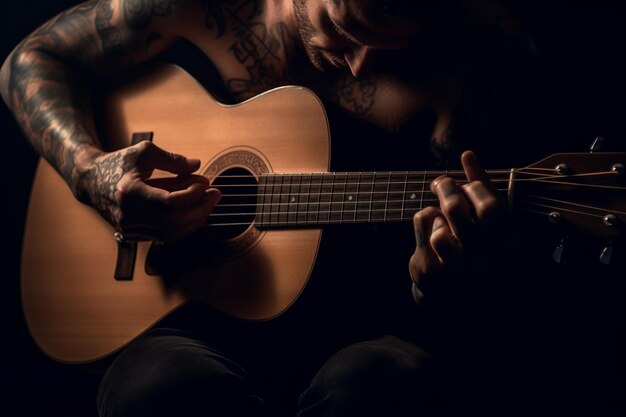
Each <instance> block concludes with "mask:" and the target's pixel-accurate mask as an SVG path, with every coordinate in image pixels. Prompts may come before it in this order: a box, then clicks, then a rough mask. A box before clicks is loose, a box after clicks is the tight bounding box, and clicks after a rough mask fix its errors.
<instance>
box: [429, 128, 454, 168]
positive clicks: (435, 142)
mask: <svg viewBox="0 0 626 417" xmlns="http://www.w3.org/2000/svg"><path fill="white" fill-rule="evenodd" d="M453 132H454V130H453V128H452V126H449V127H448V128H447V129H446V130H445V132H443V134H442V135H441V136H439V137H432V138H431V139H430V152H431V154H432V156H433V157H434V159H435V160H434V161H432V164H431V165H432V166H433V167H447V166H449V164H450V162H451V160H452V150H453V148H454V146H453V144H454V140H453Z"/></svg>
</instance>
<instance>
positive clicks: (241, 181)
mask: <svg viewBox="0 0 626 417" xmlns="http://www.w3.org/2000/svg"><path fill="white" fill-rule="evenodd" d="M212 186H213V187H215V188H217V189H219V190H220V191H221V193H222V199H221V200H220V203H219V204H218V205H217V207H216V208H215V209H214V210H213V213H211V215H210V216H209V225H210V228H211V234H212V235H213V236H215V237H216V238H217V239H220V240H228V239H233V238H235V237H237V236H239V235H241V234H242V233H244V232H245V231H246V230H247V229H248V228H249V227H250V225H251V224H252V223H253V222H254V218H255V215H256V213H255V212H256V204H257V180H256V178H255V177H254V175H252V174H251V173H250V171H248V170H246V169H244V168H230V169H227V170H226V171H224V172H222V173H221V174H220V175H219V176H217V177H216V178H215V179H214V180H213V183H212Z"/></svg>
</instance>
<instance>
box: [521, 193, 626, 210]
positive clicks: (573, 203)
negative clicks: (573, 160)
mask: <svg viewBox="0 0 626 417" xmlns="http://www.w3.org/2000/svg"><path fill="white" fill-rule="evenodd" d="M516 196H522V197H530V198H537V199H540V200H547V201H549V202H554V203H561V204H566V205H570V206H576V207H581V208H585V209H590V210H598V211H605V212H606V211H608V210H606V209H604V208H600V207H594V206H589V205H586V204H581V203H575V202H572V201H566V200H559V199H556V198H550V197H544V196H541V195H536V194H528V193H519V194H516ZM610 212H611V213H617V214H626V212H624V211H619V210H610Z"/></svg>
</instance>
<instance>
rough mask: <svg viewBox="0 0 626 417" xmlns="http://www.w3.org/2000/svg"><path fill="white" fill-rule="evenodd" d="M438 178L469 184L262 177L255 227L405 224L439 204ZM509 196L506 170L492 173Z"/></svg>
mask: <svg viewBox="0 0 626 417" xmlns="http://www.w3.org/2000/svg"><path fill="white" fill-rule="evenodd" d="M440 175H448V176H451V177H453V178H457V179H458V180H459V181H460V182H463V181H465V182H466V181H467V180H466V179H465V175H464V173H463V171H399V172H398V171H395V172H350V173H333V172H329V173H311V174H264V175H262V176H260V178H259V182H258V193H257V195H256V197H257V199H256V211H255V226H256V227H257V228H259V229H275V228H298V227H310V226H318V225H327V224H343V223H384V222H397V221H407V220H411V219H412V218H413V215H414V214H415V212H417V211H419V210H421V209H423V208H425V207H428V206H435V205H438V199H437V197H436V196H435V195H434V194H433V193H432V192H431V191H430V183H431V182H432V181H433V180H434V179H435V178H437V177H438V176H440ZM490 175H491V176H492V180H493V181H494V183H496V184H502V183H503V182H504V184H505V186H500V187H498V188H499V189H501V191H503V192H506V191H508V186H506V184H508V177H509V175H510V172H509V171H493V172H491V173H490Z"/></svg>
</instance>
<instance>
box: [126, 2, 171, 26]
mask: <svg viewBox="0 0 626 417" xmlns="http://www.w3.org/2000/svg"><path fill="white" fill-rule="evenodd" d="M176 2H177V0H126V1H124V21H125V22H126V24H127V25H128V26H129V27H131V28H133V29H145V28H146V27H148V25H149V24H150V22H151V21H152V17H153V16H169V15H171V14H172V4H176Z"/></svg>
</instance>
